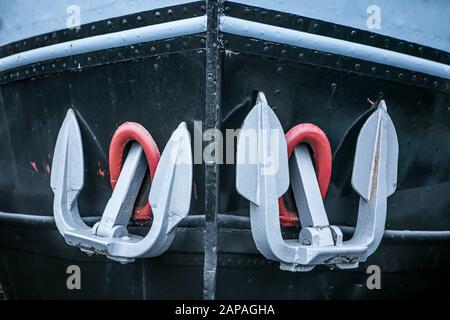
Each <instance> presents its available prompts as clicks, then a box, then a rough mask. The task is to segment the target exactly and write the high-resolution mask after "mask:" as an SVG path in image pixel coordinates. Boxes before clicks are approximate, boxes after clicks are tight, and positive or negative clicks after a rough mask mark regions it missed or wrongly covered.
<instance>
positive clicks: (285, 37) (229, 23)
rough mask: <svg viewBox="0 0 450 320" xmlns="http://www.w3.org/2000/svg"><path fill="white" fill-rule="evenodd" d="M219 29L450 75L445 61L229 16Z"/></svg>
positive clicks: (395, 65) (425, 71) (445, 76)
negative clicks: (431, 59) (435, 60)
mask: <svg viewBox="0 0 450 320" xmlns="http://www.w3.org/2000/svg"><path fill="white" fill-rule="evenodd" d="M220 30H221V31H222V32H227V33H232V34H235V35H239V36H245V37H252V38H258V39H262V40H267V41H273V42H278V43H284V44H288V45H293V46H297V47H302V48H307V49H312V50H319V51H325V52H329V53H334V54H340V55H344V56H348V57H353V58H357V59H361V60H366V61H372V62H376V63H381V64H386V65H390V66H394V67H398V68H403V69H407V70H413V71H416V72H422V73H426V74H429V75H433V76H436V77H441V78H446V79H450V66H448V65H446V64H443V63H439V62H434V61H430V60H426V59H422V58H418V57H414V56H410V55H407V54H403V53H398V52H394V51H389V50H385V49H380V48H376V47H371V46H367V45H363V44H359V43H353V42H349V41H345V40H339V39H334V38H329V37H325V36H320V35H315V34H310V33H306V32H302V31H295V30H290V29H285V28H281V27H275V26H271V25H267V24H263V23H259V22H252V21H247V20H243V19H238V18H232V17H227V16H222V17H221V19H220Z"/></svg>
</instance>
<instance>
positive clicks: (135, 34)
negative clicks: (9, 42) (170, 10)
mask: <svg viewBox="0 0 450 320" xmlns="http://www.w3.org/2000/svg"><path fill="white" fill-rule="evenodd" d="M205 31H206V16H201V17H195V18H189V19H183V20H177V21H173V22H165V23H160V24H155V25H151V26H145V27H140V28H135V29H130V30H125V31H119V32H114V33H108V34H104V35H98V36H93V37H89V38H83V39H78V40H73V41H68V42H63V43H58V44H53V45H49V46H46V47H41V48H37V49H33V50H29V51H25V52H21V53H17V54H13V55H10V56H7V57H4V58H2V59H0V72H2V71H6V70H10V69H13V68H17V67H21V66H24V65H28V64H32V63H36V62H41V61H45V60H50V59H57V58H63V57H68V56H73V55H76V54H81V53H87V52H93V51H98V50H103V49H109V48H116V47H121V46H127V45H133V44H137V43H141V42H148V41H154V40H161V39H168V38H173V37H179V36H184V35H189V34H195V33H200V32H205Z"/></svg>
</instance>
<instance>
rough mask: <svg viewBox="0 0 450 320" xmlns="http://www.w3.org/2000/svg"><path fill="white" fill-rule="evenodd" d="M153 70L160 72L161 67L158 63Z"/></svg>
mask: <svg viewBox="0 0 450 320" xmlns="http://www.w3.org/2000/svg"><path fill="white" fill-rule="evenodd" d="M153 70H155V71H158V70H159V65H158V64H157V63H155V64H154V65H153Z"/></svg>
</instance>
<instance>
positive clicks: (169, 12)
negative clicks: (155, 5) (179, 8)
mask: <svg viewBox="0 0 450 320" xmlns="http://www.w3.org/2000/svg"><path fill="white" fill-rule="evenodd" d="M202 7H204V6H202ZM172 13H173V11H172V9H169V10H167V14H168V15H169V16H171V15H172Z"/></svg>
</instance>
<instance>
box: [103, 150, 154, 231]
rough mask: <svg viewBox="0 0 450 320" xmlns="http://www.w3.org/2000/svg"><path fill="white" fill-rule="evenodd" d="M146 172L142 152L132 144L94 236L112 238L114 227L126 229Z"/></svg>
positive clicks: (145, 162)
mask: <svg viewBox="0 0 450 320" xmlns="http://www.w3.org/2000/svg"><path fill="white" fill-rule="evenodd" d="M146 170H147V161H146V158H145V154H144V151H143V150H142V147H141V146H140V145H139V144H138V143H136V142H133V144H132V145H131V147H130V151H129V152H128V155H127V157H126V160H125V163H124V165H123V168H122V171H121V172H120V176H119V179H118V181H117V184H116V186H115V188H114V191H113V194H112V196H111V198H110V199H109V201H108V204H107V205H106V208H105V211H104V212H103V216H102V219H101V221H100V223H99V224H98V228H97V230H96V235H98V236H104V237H114V236H115V235H114V229H113V228H114V227H116V226H122V227H124V228H125V227H126V225H127V224H128V221H129V220H130V217H131V214H132V209H133V206H134V203H135V201H136V197H137V195H138V192H139V189H140V188H141V185H142V181H143V179H144V176H145V172H146ZM122 230H123V229H122Z"/></svg>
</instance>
